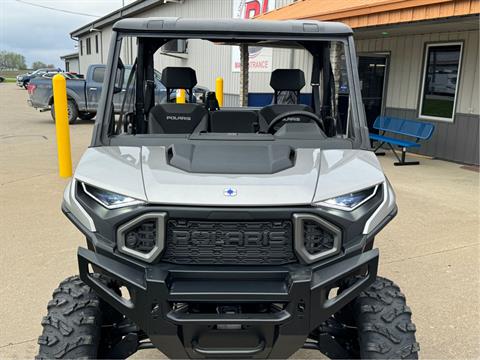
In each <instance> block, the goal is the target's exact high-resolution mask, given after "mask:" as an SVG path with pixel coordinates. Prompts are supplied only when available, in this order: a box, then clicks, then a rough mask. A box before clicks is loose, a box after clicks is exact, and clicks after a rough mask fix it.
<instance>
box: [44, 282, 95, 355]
mask: <svg viewBox="0 0 480 360" xmlns="http://www.w3.org/2000/svg"><path fill="white" fill-rule="evenodd" d="M101 325H102V313H101V309H100V299H99V298H98V297H97V295H96V294H95V293H94V292H93V291H92V289H90V287H88V286H87V285H85V283H83V281H82V280H80V278H79V277H78V276H72V277H69V278H67V279H66V280H64V281H63V282H61V283H60V286H59V287H58V288H57V289H55V291H54V292H53V299H52V300H51V301H50V302H49V303H48V313H47V316H45V317H44V318H43V320H42V326H43V332H42V335H41V336H40V337H39V338H38V344H39V345H40V349H39V353H38V356H37V357H36V359H97V358H98V354H99V344H100V338H101Z"/></svg>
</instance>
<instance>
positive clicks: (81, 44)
mask: <svg viewBox="0 0 480 360" xmlns="http://www.w3.org/2000/svg"><path fill="white" fill-rule="evenodd" d="M80 55H83V40H80Z"/></svg>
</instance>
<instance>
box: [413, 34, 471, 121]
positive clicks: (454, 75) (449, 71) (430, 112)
mask: <svg viewBox="0 0 480 360" xmlns="http://www.w3.org/2000/svg"><path fill="white" fill-rule="evenodd" d="M461 54H462V44H461V43H449V44H430V45H427V51H426V60H425V71H424V79H423V88H422V90H423V91H422V98H421V102H420V117H424V118H433V119H439V120H453V115H454V114H455V100H456V95H457V88H458V78H459V74H460V60H461Z"/></svg>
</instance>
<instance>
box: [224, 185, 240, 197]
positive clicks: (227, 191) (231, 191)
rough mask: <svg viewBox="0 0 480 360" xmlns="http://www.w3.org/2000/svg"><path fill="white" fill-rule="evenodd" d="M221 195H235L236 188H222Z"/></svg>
mask: <svg viewBox="0 0 480 360" xmlns="http://www.w3.org/2000/svg"><path fill="white" fill-rule="evenodd" d="M223 195H225V196H228V197H232V196H237V189H235V188H232V187H229V188H226V189H224V190H223Z"/></svg>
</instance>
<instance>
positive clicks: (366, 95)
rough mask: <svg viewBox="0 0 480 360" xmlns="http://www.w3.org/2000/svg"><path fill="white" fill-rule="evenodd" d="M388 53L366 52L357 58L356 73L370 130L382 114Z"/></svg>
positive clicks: (371, 130)
mask: <svg viewBox="0 0 480 360" xmlns="http://www.w3.org/2000/svg"><path fill="white" fill-rule="evenodd" d="M387 66H388V55H386V54H371V55H370V54H368V55H360V56H359V58H358V74H359V77H360V86H361V88H362V98H363V104H364V106H365V114H366V116H367V124H368V129H369V130H370V132H375V131H373V129H372V126H373V122H374V121H375V119H376V118H377V116H379V115H382V114H383V109H384V95H385V89H386V86H385V85H386V79H387Z"/></svg>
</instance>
